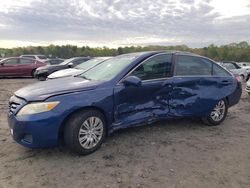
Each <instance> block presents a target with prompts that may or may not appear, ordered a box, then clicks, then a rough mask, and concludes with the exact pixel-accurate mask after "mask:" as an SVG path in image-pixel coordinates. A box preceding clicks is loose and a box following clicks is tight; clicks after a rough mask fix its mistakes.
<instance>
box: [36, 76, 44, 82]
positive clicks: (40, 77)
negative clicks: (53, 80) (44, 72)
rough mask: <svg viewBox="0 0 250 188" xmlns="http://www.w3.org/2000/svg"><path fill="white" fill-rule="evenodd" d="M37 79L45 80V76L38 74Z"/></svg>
mask: <svg viewBox="0 0 250 188" xmlns="http://www.w3.org/2000/svg"><path fill="white" fill-rule="evenodd" d="M37 79H38V80H39V81H45V80H46V77H45V76H38V77H37Z"/></svg>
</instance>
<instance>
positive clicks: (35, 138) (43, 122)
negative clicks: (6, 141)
mask: <svg viewBox="0 0 250 188" xmlns="http://www.w3.org/2000/svg"><path fill="white" fill-rule="evenodd" d="M60 123H61V121H59V119H58V117H57V116H56V115H55V114H54V113H51V112H49V113H44V114H39V115H34V116H25V117H21V118H19V117H16V116H15V115H13V114H9V115H8V124H9V127H10V130H11V134H12V137H13V139H14V140H15V141H16V142H17V143H19V144H21V145H23V146H25V147H28V148H44V147H54V146H57V145H58V135H59V127H60Z"/></svg>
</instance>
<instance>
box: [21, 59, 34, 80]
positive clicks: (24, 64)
mask: <svg viewBox="0 0 250 188" xmlns="http://www.w3.org/2000/svg"><path fill="white" fill-rule="evenodd" d="M34 69H35V60H33V59H26V58H20V59H19V70H20V74H21V75H22V76H31V73H32V71H33V70H34Z"/></svg>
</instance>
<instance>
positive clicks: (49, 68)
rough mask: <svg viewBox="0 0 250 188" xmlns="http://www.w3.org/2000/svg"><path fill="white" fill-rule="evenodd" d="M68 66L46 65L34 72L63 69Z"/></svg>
mask: <svg viewBox="0 0 250 188" xmlns="http://www.w3.org/2000/svg"><path fill="white" fill-rule="evenodd" d="M67 67H68V65H60V64H59V65H46V66H42V67H39V68H37V69H36V70H38V71H39V70H56V69H58V70H59V69H65V68H67Z"/></svg>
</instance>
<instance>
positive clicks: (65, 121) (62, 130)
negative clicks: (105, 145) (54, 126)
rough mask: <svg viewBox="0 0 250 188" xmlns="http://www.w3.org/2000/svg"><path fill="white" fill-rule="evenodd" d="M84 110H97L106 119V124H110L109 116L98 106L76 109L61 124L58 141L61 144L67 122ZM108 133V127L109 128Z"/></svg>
mask: <svg viewBox="0 0 250 188" xmlns="http://www.w3.org/2000/svg"><path fill="white" fill-rule="evenodd" d="M84 110H96V111H99V112H100V113H102V115H103V117H104V120H105V123H106V124H108V118H107V115H106V113H105V111H104V110H103V109H102V108H100V107H97V106H85V107H81V108H78V109H75V110H74V111H72V112H71V113H69V114H68V115H67V116H66V117H65V118H64V120H63V122H62V123H61V125H60V127H59V131H58V141H59V143H63V133H64V128H65V126H66V123H67V121H68V120H69V118H70V117H71V116H72V115H73V114H75V113H77V112H80V111H84ZM107 131H108V127H107Z"/></svg>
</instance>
